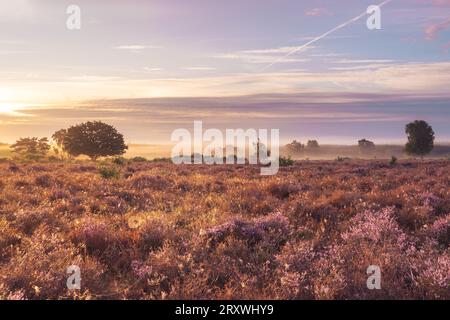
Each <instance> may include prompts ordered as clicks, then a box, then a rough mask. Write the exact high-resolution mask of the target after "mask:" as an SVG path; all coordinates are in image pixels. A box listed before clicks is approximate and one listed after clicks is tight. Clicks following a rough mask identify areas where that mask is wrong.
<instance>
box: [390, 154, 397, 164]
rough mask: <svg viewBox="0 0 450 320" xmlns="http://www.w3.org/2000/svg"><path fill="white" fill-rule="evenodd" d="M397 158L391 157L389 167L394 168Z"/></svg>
mask: <svg viewBox="0 0 450 320" xmlns="http://www.w3.org/2000/svg"><path fill="white" fill-rule="evenodd" d="M397 160H398V159H397V157H396V156H392V157H391V161H389V164H390V165H391V166H395V165H396V164H397Z"/></svg>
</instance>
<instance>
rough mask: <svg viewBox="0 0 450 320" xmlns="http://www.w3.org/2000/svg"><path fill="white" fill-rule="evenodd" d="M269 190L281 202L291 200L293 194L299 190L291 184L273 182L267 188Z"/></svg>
mask: <svg viewBox="0 0 450 320" xmlns="http://www.w3.org/2000/svg"><path fill="white" fill-rule="evenodd" d="M267 190H268V191H269V192H270V193H271V194H272V195H273V196H274V197H277V198H278V199H280V200H283V199H286V198H289V196H290V195H291V194H295V193H296V192H297V191H298V189H297V188H296V187H295V186H294V185H292V184H290V183H276V182H273V183H271V184H269V185H268V186H267Z"/></svg>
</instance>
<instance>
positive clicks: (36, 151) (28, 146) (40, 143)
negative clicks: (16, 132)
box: [10, 137, 50, 160]
mask: <svg viewBox="0 0 450 320" xmlns="http://www.w3.org/2000/svg"><path fill="white" fill-rule="evenodd" d="M10 148H11V149H12V152H14V153H16V154H18V155H19V156H20V157H22V158H24V159H27V160H38V159H41V158H43V157H45V156H46V155H47V152H48V151H49V150H50V144H49V143H48V139H47V138H37V137H32V138H20V139H19V140H17V141H16V143H14V144H12V145H11V146H10Z"/></svg>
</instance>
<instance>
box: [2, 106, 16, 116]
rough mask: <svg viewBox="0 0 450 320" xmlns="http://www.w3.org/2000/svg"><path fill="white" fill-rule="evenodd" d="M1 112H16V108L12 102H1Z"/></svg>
mask: <svg viewBox="0 0 450 320" xmlns="http://www.w3.org/2000/svg"><path fill="white" fill-rule="evenodd" d="M0 113H4V114H14V113H15V108H14V107H13V106H12V105H10V104H0Z"/></svg>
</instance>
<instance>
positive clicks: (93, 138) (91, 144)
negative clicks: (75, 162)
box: [63, 121, 128, 160]
mask: <svg viewBox="0 0 450 320" xmlns="http://www.w3.org/2000/svg"><path fill="white" fill-rule="evenodd" d="M63 145H64V150H66V151H67V152H68V153H69V154H70V155H72V156H79V155H87V156H89V157H90V158H91V159H92V160H96V159H97V158H98V157H106V156H114V155H122V154H124V153H125V151H126V150H127V149H128V146H126V145H125V142H124V138H123V135H122V134H121V133H119V132H118V131H117V130H116V128H114V127H113V126H111V125H109V124H106V123H103V122H101V121H94V122H90V121H89V122H86V123H82V124H79V125H75V126H72V127H70V128H69V129H67V133H66V135H65V137H64V139H63Z"/></svg>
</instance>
